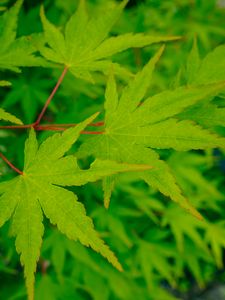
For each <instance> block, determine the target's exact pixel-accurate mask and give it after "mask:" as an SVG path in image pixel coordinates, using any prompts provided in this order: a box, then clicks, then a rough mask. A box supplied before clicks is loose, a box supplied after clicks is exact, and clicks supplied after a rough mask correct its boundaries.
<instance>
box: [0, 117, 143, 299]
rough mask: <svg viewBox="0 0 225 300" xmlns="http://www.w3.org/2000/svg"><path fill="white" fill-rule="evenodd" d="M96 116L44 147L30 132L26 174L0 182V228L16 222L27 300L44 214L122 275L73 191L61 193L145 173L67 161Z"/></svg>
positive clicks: (104, 163) (111, 164)
mask: <svg viewBox="0 0 225 300" xmlns="http://www.w3.org/2000/svg"><path fill="white" fill-rule="evenodd" d="M95 117H96V115H94V116H92V117H90V118H89V119H87V120H86V121H84V122H82V123H80V124H79V125H78V126H76V127H74V128H70V129H68V130H66V131H65V132H64V133H63V134H55V135H53V136H51V137H49V138H48V139H47V140H45V141H44V142H43V143H42V144H41V145H40V147H38V142H37V139H36V136H35V132H34V130H33V129H32V130H31V131H30V135H29V138H28V140H27V141H26V144H25V163H24V171H23V174H22V175H20V176H17V177H15V178H14V179H12V180H10V181H6V182H2V183H0V194H1V197H0V207H1V215H0V226H2V225H3V224H4V223H5V222H6V221H7V220H8V219H9V218H10V217H12V232H13V235H14V236H16V249H17V252H18V253H20V254H21V256H20V258H21V263H22V265H23V266H24V273H25V278H26V286H27V290H28V295H29V299H33V285H34V272H35V270H36V263H37V260H38V258H39V254H40V247H41V243H42V236H43V232H44V226H43V224H42V221H43V213H44V214H45V216H46V217H47V218H49V219H50V221H51V223H52V224H55V225H57V227H58V229H59V230H60V231H61V232H62V233H64V234H65V235H66V236H67V237H69V238H70V239H73V240H79V241H80V242H81V243H82V244H84V245H86V246H90V247H92V248H93V249H94V250H95V251H97V252H99V253H100V254H101V255H102V256H104V257H106V258H107V259H108V261H109V262H110V263H112V264H113V265H114V266H115V267H116V268H117V269H119V270H121V265H120V264H119V262H118V261H117V259H116V257H115V255H114V254H113V252H112V251H111V250H110V249H109V248H108V246H106V245H105V244H104V242H103V241H102V240H101V239H100V237H99V236H98V233H97V232H96V231H95V230H94V226H93V223H92V220H91V219H90V218H89V217H87V216H86V213H85V209H84V206H83V205H82V204H81V203H80V202H78V201H77V197H76V195H75V194H74V193H73V192H71V191H68V190H66V189H64V188H62V187H63V186H80V185H84V184H85V183H87V182H93V181H96V180H98V179H99V178H102V177H104V176H108V175H112V174H114V173H116V172H123V171H129V170H137V169H139V168H142V167H141V166H137V165H136V166H130V165H125V164H118V163H116V162H111V161H99V160H96V161H95V162H94V163H93V164H92V165H91V167H90V169H88V170H81V169H80V168H79V167H78V165H77V161H76V158H75V157H74V156H73V155H69V156H66V157H63V155H64V154H65V152H66V151H68V150H69V149H70V147H71V146H72V144H73V143H74V142H75V141H76V140H77V138H78V136H79V133H80V131H82V130H83V129H84V128H85V126H87V125H88V124H90V122H92V120H93V119H94V118H95ZM143 167H144V168H145V169H146V168H148V166H143Z"/></svg>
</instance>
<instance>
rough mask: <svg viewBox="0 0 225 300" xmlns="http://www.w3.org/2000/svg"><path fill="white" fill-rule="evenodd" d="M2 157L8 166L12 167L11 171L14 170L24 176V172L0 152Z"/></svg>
mask: <svg viewBox="0 0 225 300" xmlns="http://www.w3.org/2000/svg"><path fill="white" fill-rule="evenodd" d="M0 157H1V158H2V159H3V160H4V161H5V162H6V163H7V165H9V166H10V168H11V169H13V170H14V171H15V172H17V173H18V174H20V175H23V172H22V171H20V170H19V169H17V168H16V167H15V166H14V165H13V164H12V163H11V162H10V161H9V160H8V159H7V158H6V157H5V155H3V154H2V153H1V152H0Z"/></svg>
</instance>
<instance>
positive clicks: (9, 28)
mask: <svg viewBox="0 0 225 300" xmlns="http://www.w3.org/2000/svg"><path fill="white" fill-rule="evenodd" d="M22 3H23V0H18V1H17V2H16V3H15V5H14V6H12V7H11V8H10V9H9V10H8V11H6V12H4V14H3V15H1V16H0V45H1V47H0V68H1V69H9V70H11V71H15V72H19V71H20V69H19V67H25V66H40V65H42V64H43V62H44V60H43V59H42V58H39V57H35V56H34V54H33V53H34V52H35V51H36V49H35V48H34V47H33V46H32V44H31V43H30V42H29V39H28V37H20V38H16V29H17V22H18V14H19V10H20V7H21V5H22ZM2 84H3V83H2Z"/></svg>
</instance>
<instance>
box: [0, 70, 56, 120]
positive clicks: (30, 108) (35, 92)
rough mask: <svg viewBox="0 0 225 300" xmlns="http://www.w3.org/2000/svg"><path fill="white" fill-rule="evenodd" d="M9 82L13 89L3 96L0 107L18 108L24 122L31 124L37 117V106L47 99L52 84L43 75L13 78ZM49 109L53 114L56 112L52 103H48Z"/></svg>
mask: <svg viewBox="0 0 225 300" xmlns="http://www.w3.org/2000/svg"><path fill="white" fill-rule="evenodd" d="M11 82H12V86H13V89H10V90H9V92H8V93H7V95H6V96H5V98H4V100H3V101H2V107H4V108H5V109H9V108H10V107H11V106H15V105H17V106H20V107H21V108H22V110H23V115H24V118H23V119H24V121H26V122H28V123H31V122H33V121H34V118H35V117H36V116H37V113H38V109H39V104H41V105H44V104H45V101H46V100H45V99H47V98H48V91H49V87H51V83H52V82H51V81H50V80H46V78H45V77H44V78H43V74H41V76H40V75H37V74H32V76H30V73H29V74H28V75H27V76H23V77H19V78H15V79H13V80H12V81H11ZM34 99H35V101H34ZM49 109H50V110H52V111H53V112H56V111H57V109H56V106H55V104H54V103H53V102H52V103H50V105H49Z"/></svg>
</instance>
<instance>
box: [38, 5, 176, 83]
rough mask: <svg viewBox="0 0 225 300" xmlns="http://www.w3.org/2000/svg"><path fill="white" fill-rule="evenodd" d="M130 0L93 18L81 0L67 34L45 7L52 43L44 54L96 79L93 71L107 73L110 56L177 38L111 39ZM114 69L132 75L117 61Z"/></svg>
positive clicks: (137, 36)
mask: <svg viewBox="0 0 225 300" xmlns="http://www.w3.org/2000/svg"><path fill="white" fill-rule="evenodd" d="M127 2H128V1H127V0H124V1H122V2H121V4H118V5H115V6H114V7H111V6H110V7H108V8H106V9H105V10H104V11H101V13H96V14H94V15H93V16H92V17H91V18H89V16H88V14H87V11H86V8H85V1H84V0H81V1H80V4H79V7H78V9H77V11H76V12H75V14H74V15H72V17H71V18H70V19H69V21H68V22H67V24H66V26H65V31H64V33H61V31H60V30H59V29H58V28H57V27H55V26H54V25H53V24H52V23H50V22H49V21H48V20H47V18H46V16H45V14H44V10H43V9H42V11H41V19H42V23H43V27H44V33H45V38H46V43H47V45H48V47H47V46H46V47H42V49H40V50H41V53H42V55H43V56H44V57H45V58H46V59H48V60H50V61H52V62H55V63H59V64H63V65H65V66H66V67H68V68H69V70H70V72H71V73H72V74H73V75H74V76H76V77H81V78H84V79H86V80H89V81H93V79H92V76H91V73H92V72H95V71H100V72H107V70H108V69H109V67H110V66H111V61H110V60H109V59H108V58H109V57H110V56H112V55H114V54H116V53H118V52H121V51H124V50H126V49H128V48H132V47H143V46H147V45H150V44H153V43H159V42H162V41H169V40H174V39H176V37H158V36H156V37H154V36H148V35H143V34H132V33H128V34H124V35H120V36H117V37H110V38H107V36H108V34H109V32H110V30H111V28H112V26H113V25H114V23H115V22H116V21H117V20H118V18H119V16H120V14H121V12H122V10H123V8H124V6H125V5H126V3H127ZM114 69H115V72H116V73H118V74H120V75H122V76H124V75H125V76H127V75H129V72H128V71H127V70H126V69H124V68H122V67H121V66H120V65H118V64H114Z"/></svg>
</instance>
